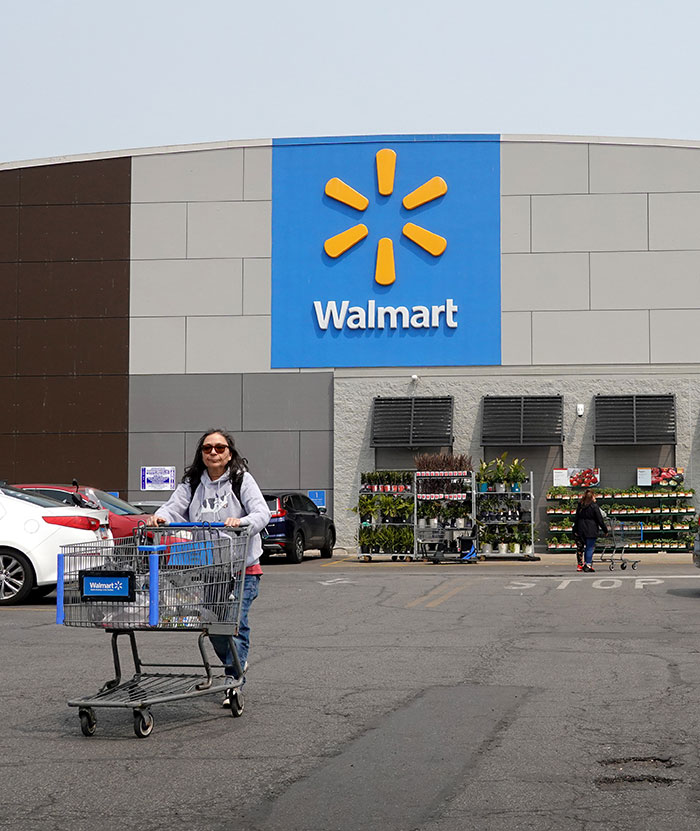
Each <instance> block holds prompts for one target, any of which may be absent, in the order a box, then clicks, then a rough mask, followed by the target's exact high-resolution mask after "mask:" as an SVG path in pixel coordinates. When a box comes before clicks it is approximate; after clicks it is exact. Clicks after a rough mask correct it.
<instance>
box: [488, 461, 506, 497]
mask: <svg viewBox="0 0 700 831" xmlns="http://www.w3.org/2000/svg"><path fill="white" fill-rule="evenodd" d="M507 455H508V453H501V455H500V456H497V457H496V458H495V459H492V460H491V462H489V481H490V484H492V485H493V489H494V490H495V491H496V493H505V490H506V476H507V474H508V465H507V464H506V456H507Z"/></svg>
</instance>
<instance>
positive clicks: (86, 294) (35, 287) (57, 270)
mask: <svg viewBox="0 0 700 831" xmlns="http://www.w3.org/2000/svg"><path fill="white" fill-rule="evenodd" d="M18 269H19V298H18V301H17V309H18V314H19V316H20V317H23V318H25V319H26V318H52V317H54V318H60V317H64V318H70V317H128V316H129V263H128V262H126V261H105V262H73V263H66V262H61V263H53V262H50V263H20V264H19V266H18ZM1 275H2V265H0V276H1ZM0 314H2V313H1V312H0Z"/></svg>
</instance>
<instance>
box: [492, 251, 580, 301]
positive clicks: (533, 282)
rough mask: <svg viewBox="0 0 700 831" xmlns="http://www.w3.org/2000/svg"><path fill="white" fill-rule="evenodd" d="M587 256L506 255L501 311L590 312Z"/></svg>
mask: <svg viewBox="0 0 700 831" xmlns="http://www.w3.org/2000/svg"><path fill="white" fill-rule="evenodd" d="M588 292H589V281H588V254H585V253H579V254H504V255H503V256H502V258H501V309H502V310H503V311H504V312H518V311H523V310H525V309H530V310H533V311H537V310H539V311H547V310H555V309H587V308H588V307H589V296H588Z"/></svg>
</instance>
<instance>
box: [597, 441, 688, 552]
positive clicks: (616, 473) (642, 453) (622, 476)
mask: <svg viewBox="0 0 700 831" xmlns="http://www.w3.org/2000/svg"><path fill="white" fill-rule="evenodd" d="M595 464H596V467H599V468H600V469H601V471H602V472H603V476H604V479H603V481H602V482H601V485H603V486H604V487H606V488H616V487H624V488H627V487H629V486H630V484H635V485H636V483H637V468H638V467H674V466H675V464H676V448H675V447H674V446H673V445H671V444H647V445H634V446H633V447H624V446H622V445H609V446H608V445H604V444H603V445H598V446H596V448H595ZM657 521H658V520H657ZM653 536H654V534H653V532H652V537H653Z"/></svg>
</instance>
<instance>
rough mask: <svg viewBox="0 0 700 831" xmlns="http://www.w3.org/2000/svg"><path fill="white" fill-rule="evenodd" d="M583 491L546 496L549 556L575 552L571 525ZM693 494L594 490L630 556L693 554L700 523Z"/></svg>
mask: <svg viewBox="0 0 700 831" xmlns="http://www.w3.org/2000/svg"><path fill="white" fill-rule="evenodd" d="M582 494H583V490H580V489H579V490H577V489H575V488H563V487H561V488H550V490H549V491H548V492H547V502H548V503H551V504H550V505H548V506H547V518H548V520H549V536H548V538H547V550H548V551H575V550H576V546H575V544H574V539H573V520H574V516H575V514H576V502H577V500H578V499H579V498H580V497H581V495H582ZM694 494H695V491H694V490H693V489H692V488H683V487H682V486H681V487H678V488H668V487H658V486H651V487H644V488H643V487H631V488H602V489H601V488H596V501H597V503H598V505H599V506H600V507H601V508H602V510H603V511H605V513H606V514H607V515H608V518H609V519H611V520H614V521H615V522H616V530H617V531H618V532H619V534H620V536H621V537H622V539H623V540H624V544H625V546H626V548H627V550H629V551H650V552H653V551H692V550H693V544H694V538H695V532H696V531H697V527H698V523H697V516H696V513H695V507H694V506H693V505H692V504H691V503H690V499H691V498H692V497H693V495H694Z"/></svg>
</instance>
